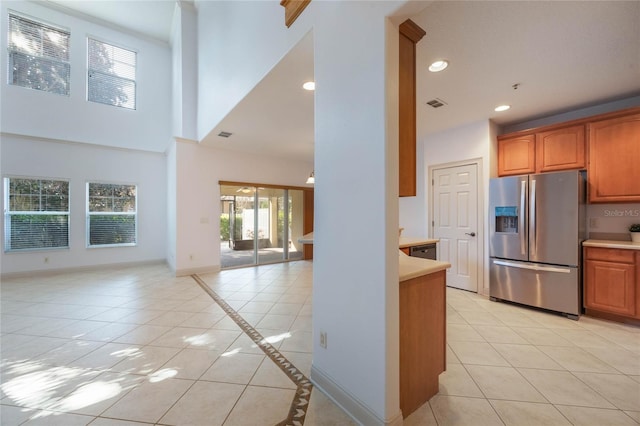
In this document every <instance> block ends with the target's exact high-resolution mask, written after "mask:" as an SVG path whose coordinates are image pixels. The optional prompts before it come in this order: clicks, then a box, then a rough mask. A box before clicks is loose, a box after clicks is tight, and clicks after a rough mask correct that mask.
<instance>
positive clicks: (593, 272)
mask: <svg viewBox="0 0 640 426" xmlns="http://www.w3.org/2000/svg"><path fill="white" fill-rule="evenodd" d="M635 273H636V271H635V266H634V265H633V264H628V263H617V262H606V261H602V260H589V259H587V260H586V261H585V307H586V308H587V309H595V310H598V311H603V312H610V313H614V314H620V315H626V316H634V315H635V311H636V302H635Z"/></svg>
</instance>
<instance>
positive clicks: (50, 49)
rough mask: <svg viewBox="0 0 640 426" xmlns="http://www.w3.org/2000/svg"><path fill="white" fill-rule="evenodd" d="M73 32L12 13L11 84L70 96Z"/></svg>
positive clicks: (10, 31) (9, 74)
mask: <svg viewBox="0 0 640 426" xmlns="http://www.w3.org/2000/svg"><path fill="white" fill-rule="evenodd" d="M69 38H70V33H69V31H66V30H64V29H61V28H57V27H54V26H51V25H48V24H44V23H42V22H37V21H35V20H32V19H29V18H25V17H23V16H19V15H16V14H13V13H9V34H8V37H7V40H8V43H7V44H8V50H9V58H8V65H9V66H8V71H9V72H8V73H7V79H8V83H9V84H13V85H16V86H22V87H26V88H29V89H35V90H42V91H45V92H51V93H57V94H59V95H67V96H68V95H69V82H70V74H71V65H70V64H69Z"/></svg>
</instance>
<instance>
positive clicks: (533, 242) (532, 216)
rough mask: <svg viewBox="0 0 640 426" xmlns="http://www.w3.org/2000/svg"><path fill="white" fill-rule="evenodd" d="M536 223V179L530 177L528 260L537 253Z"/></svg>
mask: <svg viewBox="0 0 640 426" xmlns="http://www.w3.org/2000/svg"><path fill="white" fill-rule="evenodd" d="M537 238H538V224H537V223H536V180H535V179H531V201H530V202H529V245H530V252H529V260H531V257H532V256H535V255H537V254H538V247H537V246H538V244H537Z"/></svg>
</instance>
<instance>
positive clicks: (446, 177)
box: [432, 164, 480, 293]
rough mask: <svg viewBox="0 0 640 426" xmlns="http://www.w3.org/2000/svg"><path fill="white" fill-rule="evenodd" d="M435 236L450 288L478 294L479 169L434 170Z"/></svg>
mask: <svg viewBox="0 0 640 426" xmlns="http://www.w3.org/2000/svg"><path fill="white" fill-rule="evenodd" d="M432 179H433V180H432V183H433V209H432V211H433V234H434V237H435V238H439V239H440V243H439V244H438V259H439V260H442V261H445V262H449V263H451V268H449V269H448V270H447V285H448V286H450V287H456V288H460V289H463V290H469V291H474V292H476V293H477V292H478V261H479V259H478V245H479V244H480V238H479V237H478V165H477V164H468V165H463V166H455V167H446V168H441V169H434V170H433V175H432Z"/></svg>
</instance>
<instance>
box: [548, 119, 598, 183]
mask: <svg viewBox="0 0 640 426" xmlns="http://www.w3.org/2000/svg"><path fill="white" fill-rule="evenodd" d="M585 148H586V142H585V135H584V125H582V124H581V125H579V126H571V127H563V128H560V129H555V130H549V131H546V132H541V133H536V172H537V173H542V172H555V171H558V170H570V169H584V168H586V166H587V164H586V155H585Z"/></svg>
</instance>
